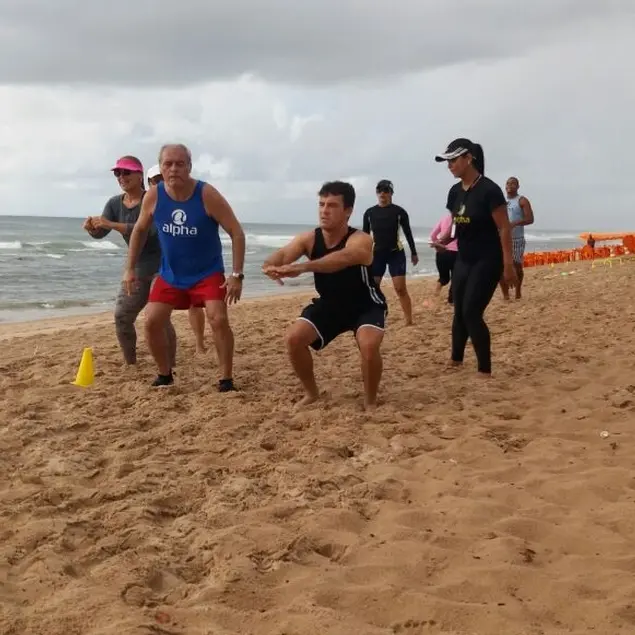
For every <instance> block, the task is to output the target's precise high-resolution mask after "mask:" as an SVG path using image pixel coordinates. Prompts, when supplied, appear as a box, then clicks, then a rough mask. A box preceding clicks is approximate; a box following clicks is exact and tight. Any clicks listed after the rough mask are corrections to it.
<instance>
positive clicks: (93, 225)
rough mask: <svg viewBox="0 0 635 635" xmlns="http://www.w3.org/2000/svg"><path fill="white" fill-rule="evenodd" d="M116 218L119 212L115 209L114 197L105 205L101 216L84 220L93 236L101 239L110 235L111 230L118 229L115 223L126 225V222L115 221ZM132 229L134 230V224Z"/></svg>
mask: <svg viewBox="0 0 635 635" xmlns="http://www.w3.org/2000/svg"><path fill="white" fill-rule="evenodd" d="M116 220H117V213H116V210H115V209H113V201H112V199H109V200H108V201H107V202H106V205H104V211H103V212H102V213H101V216H89V217H88V218H87V219H86V221H85V222H84V225H83V227H84V229H85V230H86V231H87V232H88V234H89V235H90V236H91V238H96V239H97V240H99V239H101V238H105V237H106V236H108V234H109V233H110V232H111V230H113V229H116V228H115V227H114V225H124V223H115V221H116ZM130 229H131V230H132V225H131V226H130ZM121 233H123V232H121Z"/></svg>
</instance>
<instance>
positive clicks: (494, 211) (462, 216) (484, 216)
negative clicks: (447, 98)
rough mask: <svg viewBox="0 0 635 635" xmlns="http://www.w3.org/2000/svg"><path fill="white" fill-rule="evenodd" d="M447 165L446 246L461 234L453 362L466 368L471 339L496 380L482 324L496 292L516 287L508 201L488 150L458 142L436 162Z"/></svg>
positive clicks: (482, 364)
mask: <svg viewBox="0 0 635 635" xmlns="http://www.w3.org/2000/svg"><path fill="white" fill-rule="evenodd" d="M435 159H436V161H438V162H442V161H447V163H448V168H449V169H450V172H451V173H452V176H454V177H455V178H457V179H460V181H459V182H458V183H456V184H455V185H453V186H452V187H451V188H450V191H449V192H448V200H447V204H446V207H447V209H448V211H449V212H450V213H451V214H452V218H453V219H454V223H453V225H452V230H450V232H449V234H446V235H445V236H443V237H441V239H440V240H441V242H444V243H445V242H449V241H450V240H451V239H452V238H454V237H455V236H454V235H453V234H455V235H456V238H457V245H458V256H457V260H456V265H455V267H454V280H453V285H454V290H453V296H454V320H453V322H452V363H453V364H454V365H460V364H462V363H463V357H464V355H465V347H466V345H467V340H468V338H469V339H471V340H472V346H473V347H474V352H475V353H476V359H477V363H478V372H479V373H482V374H483V375H488V376H489V375H491V372H492V359H491V341H490V332H489V329H488V328H487V324H486V323H485V320H484V319H483V314H484V313H485V309H487V306H488V305H489V303H490V301H491V299H492V297H493V295H494V292H495V291H496V287H497V286H498V283H499V281H500V279H501V275H503V276H504V279H505V282H506V283H507V285H508V286H510V287H513V286H515V285H516V283H517V278H516V269H515V268H514V261H513V258H512V241H511V230H510V227H509V219H508V217H507V201H506V200H505V196H504V194H503V191H502V190H501V188H500V187H499V186H498V185H497V184H496V183H494V181H492V180H491V179H488V178H487V177H486V176H485V157H484V154H483V148H482V147H481V146H480V145H479V144H478V143H472V141H470V140H469V139H455V140H454V141H452V142H451V143H450V144H449V145H448V147H447V148H446V150H445V152H443V153H442V154H439V155H437V156H436V157H435Z"/></svg>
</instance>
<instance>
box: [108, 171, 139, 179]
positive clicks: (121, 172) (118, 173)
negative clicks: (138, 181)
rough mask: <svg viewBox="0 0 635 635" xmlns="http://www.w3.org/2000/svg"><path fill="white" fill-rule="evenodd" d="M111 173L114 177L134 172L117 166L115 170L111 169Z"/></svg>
mask: <svg viewBox="0 0 635 635" xmlns="http://www.w3.org/2000/svg"><path fill="white" fill-rule="evenodd" d="M112 173H113V174H114V175H115V178H117V179H118V178H119V177H120V176H130V175H131V174H135V172H133V171H132V170H120V169H119V168H117V169H116V170H113V171H112Z"/></svg>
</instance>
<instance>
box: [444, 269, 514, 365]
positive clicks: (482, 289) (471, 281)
mask: <svg viewBox="0 0 635 635" xmlns="http://www.w3.org/2000/svg"><path fill="white" fill-rule="evenodd" d="M502 273H503V264H502V262H501V261H500V260H499V259H494V258H491V259H490V258H488V259H484V260H479V261H477V262H475V263H467V262H463V261H462V260H461V257H460V256H459V257H458V258H457V260H456V265H455V266H454V272H453V274H452V287H453V296H454V320H453V322H452V360H453V361H455V362H462V361H463V356H464V354H465V346H466V345H467V339H468V337H469V338H470V339H471V340H472V346H473V347H474V352H475V353H476V360H477V363H478V370H479V372H481V373H491V372H492V355H491V346H490V336H489V329H488V328H487V324H485V320H483V314H484V313H485V309H486V308H487V305H488V304H489V303H490V301H491V299H492V297H493V296H494V292H495V291H496V287H497V286H498V283H499V281H500V279H501V275H502Z"/></svg>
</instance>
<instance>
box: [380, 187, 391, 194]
mask: <svg viewBox="0 0 635 635" xmlns="http://www.w3.org/2000/svg"><path fill="white" fill-rule="evenodd" d="M377 194H392V190H391V189H390V188H389V187H378V188H377Z"/></svg>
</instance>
